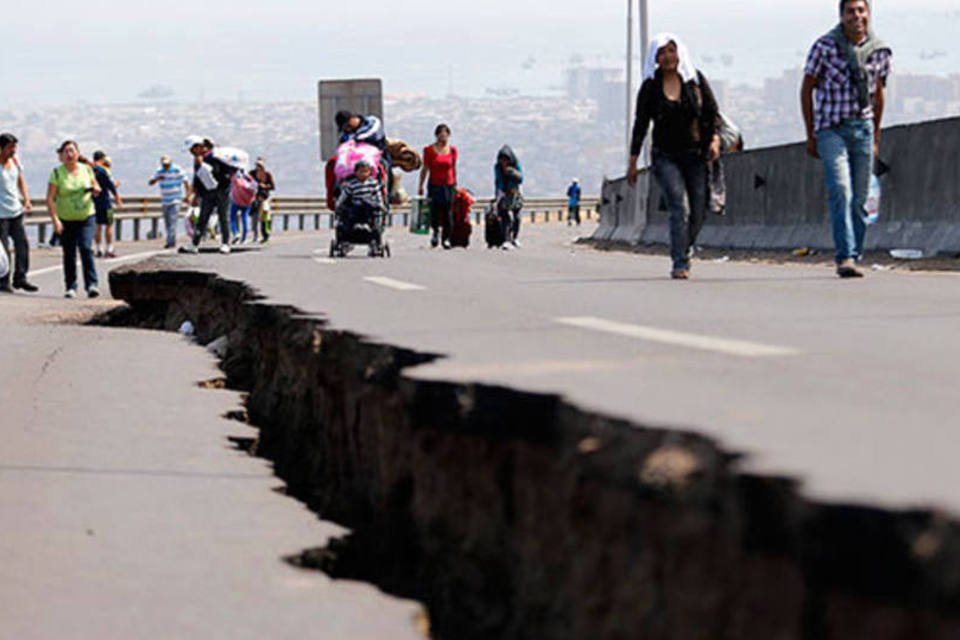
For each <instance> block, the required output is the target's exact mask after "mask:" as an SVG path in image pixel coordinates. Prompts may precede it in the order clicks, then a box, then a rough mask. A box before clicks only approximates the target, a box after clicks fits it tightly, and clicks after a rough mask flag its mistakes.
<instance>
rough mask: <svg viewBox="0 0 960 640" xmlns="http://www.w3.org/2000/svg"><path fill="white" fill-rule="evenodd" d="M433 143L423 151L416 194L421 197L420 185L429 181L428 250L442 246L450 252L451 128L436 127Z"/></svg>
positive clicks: (453, 155)
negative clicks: (431, 230) (418, 186)
mask: <svg viewBox="0 0 960 640" xmlns="http://www.w3.org/2000/svg"><path fill="white" fill-rule="evenodd" d="M434 135H435V136H436V142H434V143H433V144H431V145H428V146H426V147H424V149H423V168H422V169H421V170H420V188H419V190H418V193H419V194H420V195H421V196H422V195H423V193H424V189H423V185H424V182H427V178H428V177H429V183H428V189H427V194H428V196H429V197H430V226H431V227H432V228H433V236H432V237H431V238H430V246H431V247H434V248H435V247H436V246H437V245H438V244H440V242H441V234H442V242H443V248H444V249H449V248H450V235H451V233H452V231H453V217H452V215H451V212H452V207H453V198H454V192H455V190H456V188H457V158H458V153H457V148H456V147H455V146H453V145H451V144H450V127H448V126H447V125H445V124H440V125H437V128H436V129H435V130H434Z"/></svg>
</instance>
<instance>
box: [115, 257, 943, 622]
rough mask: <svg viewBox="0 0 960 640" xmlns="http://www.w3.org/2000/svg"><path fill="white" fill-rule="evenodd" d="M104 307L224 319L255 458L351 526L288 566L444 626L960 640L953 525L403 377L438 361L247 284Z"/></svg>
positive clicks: (214, 336) (691, 445)
mask: <svg viewBox="0 0 960 640" xmlns="http://www.w3.org/2000/svg"><path fill="white" fill-rule="evenodd" d="M110 284H111V289H112V292H113V295H114V297H116V298H118V299H122V300H124V301H125V302H126V303H127V305H128V306H127V307H125V308H123V309H120V310H118V311H114V312H111V313H109V314H107V315H106V316H103V317H101V318H100V319H99V320H98V322H99V323H103V324H110V325H114V326H136V327H142V328H153V329H160V330H168V331H170V330H176V329H177V328H178V327H179V326H180V325H181V324H182V323H183V322H184V321H187V320H189V321H190V322H191V323H192V324H193V325H194V327H195V330H196V338H197V340H198V341H199V342H200V343H203V344H206V343H210V342H212V341H214V340H218V339H220V338H223V337H226V338H227V340H226V345H227V346H226V351H225V355H224V357H223V360H222V367H223V370H224V372H225V374H226V378H227V384H228V385H229V386H230V387H231V388H234V389H239V390H243V391H244V392H246V393H247V394H248V395H247V401H246V404H247V407H246V408H247V414H248V418H249V420H250V422H251V424H253V425H254V426H256V427H258V428H259V429H260V437H259V439H258V440H257V442H256V454H257V455H260V456H263V457H265V458H267V459H269V460H271V461H273V463H274V465H275V469H276V473H277V475H278V476H279V477H280V478H281V479H283V480H284V481H285V482H286V484H287V486H288V491H289V493H291V494H292V495H294V496H296V497H297V498H299V499H301V500H303V501H304V502H305V503H306V504H307V505H309V507H310V508H311V509H313V510H314V511H315V512H316V513H318V514H320V515H322V517H323V518H325V519H328V520H333V521H336V522H339V523H341V524H344V525H346V526H348V527H350V528H351V529H352V530H353V531H354V533H353V534H352V535H351V536H349V537H348V538H345V539H343V540H340V541H337V542H335V543H334V544H332V545H330V546H328V547H327V548H326V549H320V550H303V551H301V552H297V553H295V554H294V555H293V556H292V557H291V558H290V561H291V562H294V563H295V564H298V565H300V566H305V567H315V568H321V569H323V570H325V571H327V572H328V573H330V574H331V575H333V576H335V577H343V578H351V579H362V580H365V581H369V582H372V583H374V584H376V585H378V586H380V587H381V588H383V589H384V590H386V591H388V592H391V593H396V594H398V595H403V596H407V597H414V598H416V599H418V600H420V601H422V602H423V603H425V605H426V606H427V608H428V610H429V613H430V620H431V626H432V634H433V636H434V637H435V638H439V639H442V640H453V639H457V640H472V639H474V638H476V639H480V638H483V639H488V638H558V639H565V638H571V639H572V638H602V639H607V638H611V639H620V638H623V639H627V638H657V639H659V638H664V639H667V638H671V639H672V638H678V639H680V638H682V639H687V638H691V639H692V638H725V639H726V638H762V639H765V640H766V639H772V638H776V639H781V638H782V639H792V638H797V639H812V638H842V639H844V640H858V639H861V638H862V639H864V640H866V639H869V640H887V639H890V640H894V639H898V640H899V639H901V638H910V639H911V640H916V639H926V638H930V639H935V640H939V639H946V638H957V637H960V535H958V532H960V526H958V523H957V522H955V521H953V520H951V519H950V518H948V517H946V516H943V515H942V514H937V513H932V512H923V511H915V512H892V511H888V510H883V509H878V508H871V507H870V506H867V505H825V504H817V503H814V502H812V501H810V500H807V499H805V498H804V497H803V496H802V495H801V493H800V491H799V489H798V486H797V483H796V482H794V481H792V480H791V479H789V478H774V477H761V476H757V475H750V474H746V473H743V472H741V471H740V470H739V466H738V456H737V455H736V453H733V452H725V451H723V450H721V449H720V448H719V447H718V446H717V445H716V444H715V443H714V442H712V441H710V440H709V439H706V438H704V437H701V436H699V435H697V434H695V433H693V432H682V431H674V430H666V429H656V428H647V427H644V426H643V425H637V424H631V423H627V422H624V421H619V420H614V419H610V418H607V417H605V416H603V415H597V414H594V413H587V412H584V411H581V410H580V409H578V408H577V407H575V406H571V405H570V404H569V403H567V402H565V401H564V400H563V399H562V398H559V397H555V396H549V395H538V394H532V393H524V392H521V391H516V390H511V389H506V388H498V387H487V386H477V385H463V384H452V383H443V382H433V381H421V380H415V379H412V378H410V377H408V376H405V375H404V372H405V371H406V370H408V369H410V368H412V367H416V366H417V365H420V364H424V363H428V362H431V361H434V360H436V358H437V357H438V356H437V355H436V354H423V353H415V352H412V351H409V350H404V349H399V348H395V347H392V346H389V345H383V344H376V343H373V342H371V341H368V340H365V339H364V338H363V337H362V336H359V335H354V334H351V333H349V332H344V331H337V330H333V329H331V328H330V327H329V326H328V325H327V324H326V323H325V322H324V320H323V319H321V318H318V317H315V316H309V315H305V314H303V313H301V312H300V311H299V310H297V309H295V308H292V307H284V306H276V305H271V304H268V303H266V302H265V301H264V300H262V299H261V298H259V296H258V295H257V294H256V292H254V291H253V290H251V289H250V288H249V287H247V286H246V285H244V284H243V283H240V282H234V281H227V280H224V279H221V278H219V277H218V276H216V275H213V274H208V273H200V272H183V271H151V270H149V268H144V267H141V268H129V269H124V270H118V271H115V272H113V273H111V276H110Z"/></svg>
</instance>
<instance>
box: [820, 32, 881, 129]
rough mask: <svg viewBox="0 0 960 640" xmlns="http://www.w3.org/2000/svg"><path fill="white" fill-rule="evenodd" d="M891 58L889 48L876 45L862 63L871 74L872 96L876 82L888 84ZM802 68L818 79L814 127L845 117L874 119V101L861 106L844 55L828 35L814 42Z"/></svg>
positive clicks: (827, 126)
mask: <svg viewBox="0 0 960 640" xmlns="http://www.w3.org/2000/svg"><path fill="white" fill-rule="evenodd" d="M890 58H891V54H890V51H889V50H888V49H879V50H877V51H875V52H874V53H873V55H871V56H870V57H869V58H867V62H866V64H865V65H864V66H865V68H866V71H867V75H868V77H869V78H870V97H871V98H872V97H873V96H875V95H876V93H877V83H878V82H879V83H881V84H882V85H883V86H887V77H888V76H889V75H890ZM804 72H805V73H806V74H807V75H808V76H813V77H814V78H816V79H817V91H816V95H815V98H814V115H813V124H814V129H815V130H816V131H820V130H822V129H829V128H830V127H835V126H837V125H838V124H840V123H842V122H843V121H844V120H850V119H857V118H862V119H864V120H872V119H873V101H872V100H871V103H870V105H869V106H868V107H867V108H866V109H860V104H859V100H858V98H857V85H856V83H855V82H853V79H852V78H851V74H850V67H849V64H848V63H847V58H846V56H845V55H844V54H843V51H841V50H840V45H838V44H837V43H836V41H835V40H834V39H833V38H831V37H830V36H829V35H827V36H824V37H822V38H820V39H819V40H817V41H816V42H815V43H814V45H813V48H812V49H810V55H809V56H807V65H806V67H805V68H804Z"/></svg>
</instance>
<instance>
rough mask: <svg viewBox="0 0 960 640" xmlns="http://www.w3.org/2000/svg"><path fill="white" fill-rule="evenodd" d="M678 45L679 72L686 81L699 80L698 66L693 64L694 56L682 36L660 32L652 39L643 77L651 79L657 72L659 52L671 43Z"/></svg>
mask: <svg viewBox="0 0 960 640" xmlns="http://www.w3.org/2000/svg"><path fill="white" fill-rule="evenodd" d="M671 42H672V43H674V44H675V45H677V57H678V58H679V62H678V63H677V73H679V74H680V78H681V79H682V80H683V81H684V82H690V81H691V80H693V81H694V82H698V79H697V67H696V66H694V64H693V56H691V55H690V50H689V49H687V45H685V44H683V42H681V41H680V38H678V37H677V36H675V35H673V34H672V33H658V34H657V35H655V36H653V39H652V40H651V41H650V50H649V51H648V52H647V59H646V62H645V63H644V65H643V79H644V80H651V79H652V78H653V77H654V75H656V73H657V52H658V51H660V49H662V48H663V47H665V46H667V45H668V44H670V43H671Z"/></svg>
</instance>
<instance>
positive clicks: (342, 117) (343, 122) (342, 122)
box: [333, 110, 355, 131]
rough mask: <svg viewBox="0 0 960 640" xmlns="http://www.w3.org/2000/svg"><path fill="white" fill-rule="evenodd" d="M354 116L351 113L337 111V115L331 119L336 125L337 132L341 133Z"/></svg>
mask: <svg viewBox="0 0 960 640" xmlns="http://www.w3.org/2000/svg"><path fill="white" fill-rule="evenodd" d="M354 115H355V114H354V113H353V112H352V111H346V110H340V111H337V115H335V116H334V117H333V121H334V122H335V123H336V124H337V131H343V128H344V127H345V126H347V123H348V122H350V119H351V118H352V117H353V116H354Z"/></svg>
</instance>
